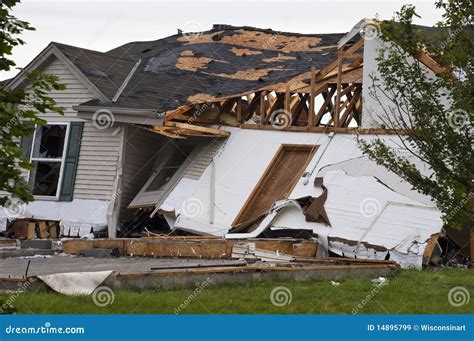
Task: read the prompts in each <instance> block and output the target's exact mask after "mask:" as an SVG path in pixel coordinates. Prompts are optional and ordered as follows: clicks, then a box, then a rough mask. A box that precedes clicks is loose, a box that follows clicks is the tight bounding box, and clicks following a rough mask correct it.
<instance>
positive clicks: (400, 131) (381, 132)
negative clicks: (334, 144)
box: [241, 124, 406, 135]
mask: <svg viewBox="0 0 474 341" xmlns="http://www.w3.org/2000/svg"><path fill="white" fill-rule="evenodd" d="M241 128H242V129H254V130H275V128H274V127H273V126H271V125H269V124H268V125H258V124H243V125H241ZM279 130H281V131H296V132H301V131H309V132H313V133H330V132H334V133H340V134H360V135H394V134H401V135H404V134H406V131H405V130H403V129H383V128H362V129H360V128H342V127H341V128H334V127H311V128H309V127H299V126H290V127H286V128H282V129H279Z"/></svg>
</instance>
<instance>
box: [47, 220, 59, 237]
mask: <svg viewBox="0 0 474 341" xmlns="http://www.w3.org/2000/svg"><path fill="white" fill-rule="evenodd" d="M48 230H49V239H58V231H59V228H58V223H57V222H56V221H49V222H48Z"/></svg>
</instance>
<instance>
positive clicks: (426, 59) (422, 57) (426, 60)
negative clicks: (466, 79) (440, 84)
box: [417, 52, 449, 74]
mask: <svg viewBox="0 0 474 341" xmlns="http://www.w3.org/2000/svg"><path fill="white" fill-rule="evenodd" d="M417 59H418V60H419V61H420V62H421V63H422V64H423V65H425V66H426V67H427V68H428V69H430V70H431V71H433V72H434V73H436V74H443V73H449V71H448V70H447V69H446V68H444V67H442V66H441V65H439V64H438V63H437V62H436V61H435V60H434V59H433V58H431V57H430V56H429V55H428V54H427V53H426V52H420V54H419V55H418V57H417Z"/></svg>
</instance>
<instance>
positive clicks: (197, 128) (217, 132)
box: [154, 122, 230, 137]
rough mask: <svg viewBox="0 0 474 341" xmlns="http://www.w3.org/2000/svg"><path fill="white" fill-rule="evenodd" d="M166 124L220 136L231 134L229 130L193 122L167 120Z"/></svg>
mask: <svg viewBox="0 0 474 341" xmlns="http://www.w3.org/2000/svg"><path fill="white" fill-rule="evenodd" d="M165 125H166V126H168V127H176V128H181V129H186V130H190V131H197V132H201V133H207V134H212V135H219V136H225V137H228V136H230V132H229V131H225V130H219V129H214V128H209V127H202V126H197V125H192V124H187V123H181V122H166V123H165ZM155 128H156V126H155V127H154V129H155Z"/></svg>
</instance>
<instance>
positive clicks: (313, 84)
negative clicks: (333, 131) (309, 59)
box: [308, 65, 316, 127]
mask: <svg viewBox="0 0 474 341" xmlns="http://www.w3.org/2000/svg"><path fill="white" fill-rule="evenodd" d="M310 87H311V89H310V95H309V112H308V127H314V126H315V124H316V123H315V118H316V116H315V115H316V113H315V112H314V100H315V97H316V67H315V66H314V65H313V66H311V85H310Z"/></svg>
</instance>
